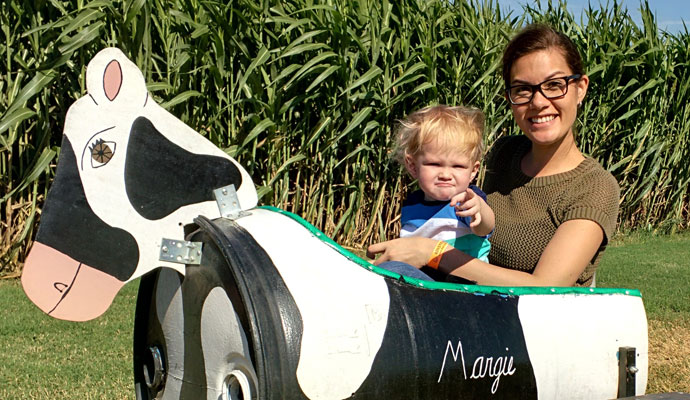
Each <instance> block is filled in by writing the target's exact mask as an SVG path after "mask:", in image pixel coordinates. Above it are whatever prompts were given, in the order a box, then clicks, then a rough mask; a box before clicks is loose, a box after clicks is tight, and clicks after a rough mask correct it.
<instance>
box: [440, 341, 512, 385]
mask: <svg viewBox="0 0 690 400" xmlns="http://www.w3.org/2000/svg"><path fill="white" fill-rule="evenodd" d="M449 351H450V353H451V356H452V357H453V361H454V362H457V361H458V358H460V360H461V361H462V373H463V375H464V377H465V380H467V379H468V378H467V368H466V366H465V353H464V352H463V350H462V340H458V345H457V346H456V347H455V348H454V347H453V342H452V341H451V340H449V341H448V344H447V345H446V353H445V354H444V355H443V364H441V373H440V374H439V375H438V382H441V379H442V378H443V369H444V368H445V367H446V359H447V358H448V352H449ZM506 351H509V349H508V348H507V347H506ZM514 373H515V368H514V367H513V356H510V358H509V357H508V356H500V357H495V358H494V357H486V356H479V357H477V358H475V359H474V363H473V364H472V374H470V377H469V379H485V378H487V375H488V378H494V381H493V383H492V384H491V394H494V393H496V390H498V384H499V381H500V379H501V376H508V375H513V374H514Z"/></svg>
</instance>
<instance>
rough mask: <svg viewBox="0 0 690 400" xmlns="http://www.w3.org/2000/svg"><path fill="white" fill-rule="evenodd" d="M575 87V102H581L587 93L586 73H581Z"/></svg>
mask: <svg viewBox="0 0 690 400" xmlns="http://www.w3.org/2000/svg"><path fill="white" fill-rule="evenodd" d="M576 87H577V102H578V103H582V101H583V100H584V99H585V95H586V94H587V88H589V77H588V76H587V75H582V77H581V78H580V79H578V80H577V82H576Z"/></svg>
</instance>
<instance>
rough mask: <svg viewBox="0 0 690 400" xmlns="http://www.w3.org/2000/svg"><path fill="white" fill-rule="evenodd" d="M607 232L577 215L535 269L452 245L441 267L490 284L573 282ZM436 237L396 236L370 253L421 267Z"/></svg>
mask: <svg viewBox="0 0 690 400" xmlns="http://www.w3.org/2000/svg"><path fill="white" fill-rule="evenodd" d="M603 238H604V233H603V230H602V229H601V227H600V226H599V224H597V223H596V222H593V221H590V220H584V219H576V220H570V221H566V222H564V223H563V224H561V225H560V226H559V227H558V229H557V230H556V233H555V234H554V236H553V238H552V239H551V241H550V242H549V244H548V245H547V246H546V249H545V250H544V252H543V253H542V256H541V258H540V259H539V262H538V263H537V266H536V268H535V269H534V272H533V273H531V274H530V273H528V272H522V271H515V270H511V269H507V268H503V267H499V266H495V265H491V264H488V263H485V262H483V261H480V260H478V259H476V258H473V257H470V256H468V255H467V254H465V253H463V252H461V251H459V250H456V249H451V250H449V251H447V252H446V253H444V255H443V258H442V259H441V262H440V264H439V270H440V271H442V272H445V273H447V274H452V275H455V276H459V277H461V278H464V279H468V280H471V281H475V282H477V284H479V285H490V286H572V285H574V284H575V282H576V281H577V278H578V277H579V276H580V274H581V273H582V272H583V271H584V270H585V268H586V267H587V265H588V264H589V262H590V261H591V260H592V258H594V255H595V254H596V252H597V250H598V249H599V247H600V245H601V242H602V240H603ZM436 243H437V241H436V240H432V239H427V238H420V237H411V238H404V239H395V240H391V241H387V242H382V243H377V244H374V245H371V246H369V248H368V249H367V254H368V255H369V256H370V257H371V256H372V255H374V254H379V253H380V254H381V256H379V258H378V259H377V260H376V261H374V264H377V265H378V264H379V263H381V262H383V261H390V260H397V261H403V262H406V263H408V264H411V265H413V266H415V267H417V268H421V267H422V266H423V265H425V264H426V262H427V261H428V260H429V257H430V255H431V253H432V251H433V249H434V246H435V245H436Z"/></svg>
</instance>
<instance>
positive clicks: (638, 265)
mask: <svg viewBox="0 0 690 400" xmlns="http://www.w3.org/2000/svg"><path fill="white" fill-rule="evenodd" d="M599 268H600V269H599V272H598V273H597V285H598V286H602V287H604V286H609V287H611V286H618V287H631V288H639V289H640V291H641V292H642V298H643V300H644V304H645V309H646V311H647V319H648V321H649V381H648V384H647V392H648V393H664V392H672V391H683V392H690V346H688V343H690V301H688V300H689V299H690V233H684V234H678V235H673V236H652V235H650V234H642V235H640V234H635V235H630V236H623V237H619V238H617V239H616V240H615V241H614V243H612V245H611V246H610V247H609V249H608V250H607V251H606V253H605V255H604V257H603V259H602V263H601V265H600V267H599Z"/></svg>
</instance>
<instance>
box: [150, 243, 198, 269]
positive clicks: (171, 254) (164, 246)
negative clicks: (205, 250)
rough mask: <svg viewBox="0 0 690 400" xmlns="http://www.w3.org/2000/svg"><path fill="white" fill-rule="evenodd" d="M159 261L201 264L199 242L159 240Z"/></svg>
mask: <svg viewBox="0 0 690 400" xmlns="http://www.w3.org/2000/svg"><path fill="white" fill-rule="evenodd" d="M158 260H160V261H169V262H174V263H178V264H190V265H199V264H201V242H187V241H185V240H173V239H165V238H163V240H162V241H161V252H160V256H159V258H158Z"/></svg>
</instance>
